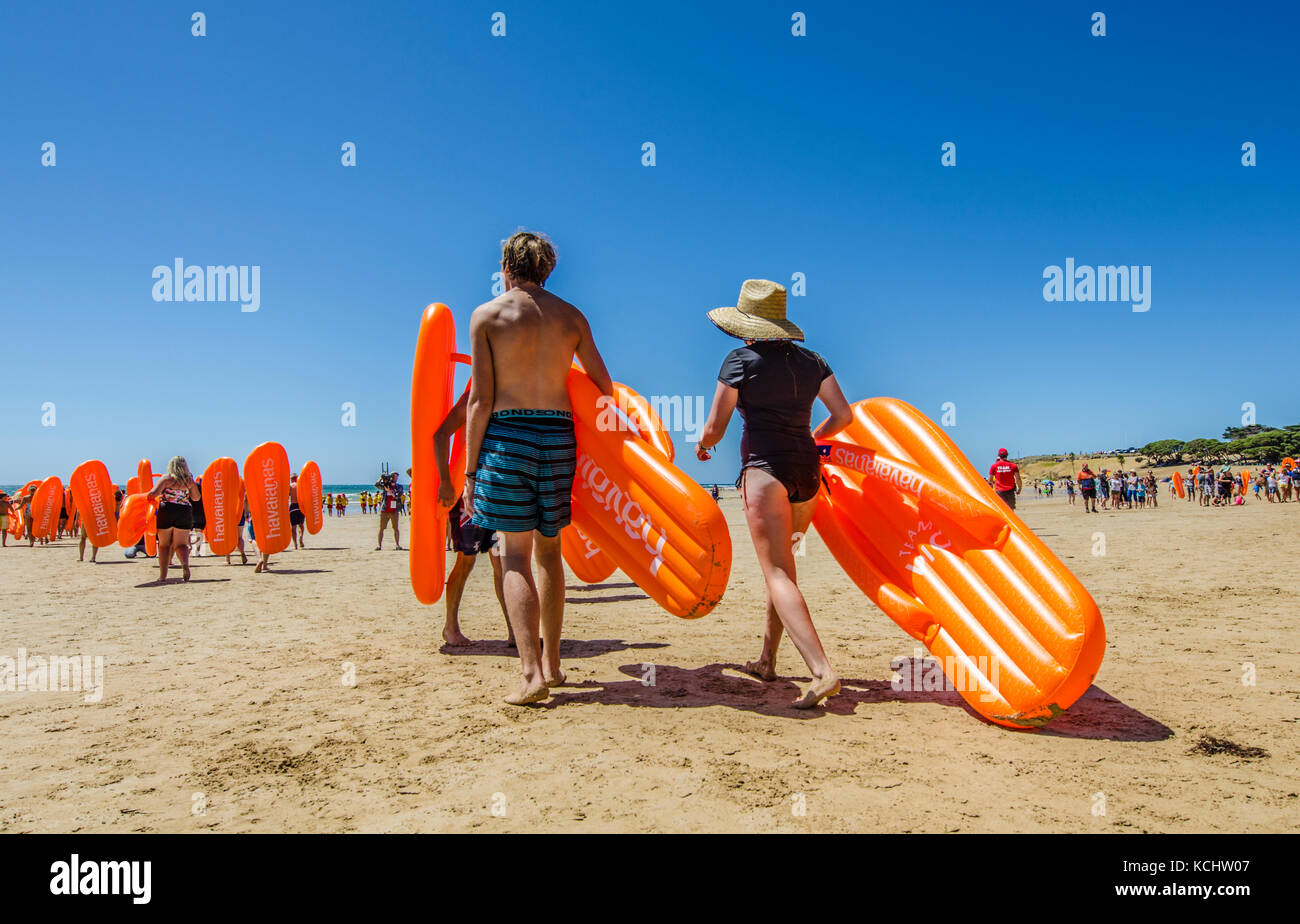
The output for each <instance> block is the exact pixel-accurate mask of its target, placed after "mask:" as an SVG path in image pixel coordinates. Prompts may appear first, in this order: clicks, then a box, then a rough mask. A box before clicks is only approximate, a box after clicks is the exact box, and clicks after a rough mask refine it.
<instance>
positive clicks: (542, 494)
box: [471, 409, 578, 536]
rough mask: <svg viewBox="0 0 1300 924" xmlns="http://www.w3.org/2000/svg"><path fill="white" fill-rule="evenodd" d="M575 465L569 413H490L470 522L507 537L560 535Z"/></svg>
mask: <svg viewBox="0 0 1300 924" xmlns="http://www.w3.org/2000/svg"><path fill="white" fill-rule="evenodd" d="M577 463H578V441H577V437H576V436H575V435H574V430H573V415H572V414H570V413H569V412H568V411H559V410H540V411H538V410H524V409H511V410H504V411H493V413H492V417H491V418H490V419H489V420H488V425H487V431H486V432H485V433H484V434H483V446H482V448H481V449H480V450H479V455H478V471H477V472H476V473H475V476H474V517H473V519H472V521H471V522H473V524H474V525H475V526H481V527H483V528H484V529H492V530H500V531H501V532H507V533H526V532H530V531H532V530H537V531H538V532H539V533H541V534H542V535H543V536H557V535H559V532H560V530H561V529H563V528H564V527H566V526H568V525H569V501H570V495H571V494H572V492H573V473H574V470H575V469H576V468H577Z"/></svg>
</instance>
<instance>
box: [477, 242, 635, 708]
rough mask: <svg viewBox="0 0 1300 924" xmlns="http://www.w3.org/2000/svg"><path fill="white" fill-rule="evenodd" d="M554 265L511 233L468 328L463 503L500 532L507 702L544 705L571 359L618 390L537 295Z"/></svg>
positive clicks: (573, 321) (580, 331) (563, 497)
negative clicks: (509, 654) (511, 667)
mask: <svg viewBox="0 0 1300 924" xmlns="http://www.w3.org/2000/svg"><path fill="white" fill-rule="evenodd" d="M555 262H556V260H555V249H554V248H553V247H552V246H551V242H550V241H549V240H547V239H546V238H545V237H544V236H542V235H540V234H534V233H532V232H529V231H520V232H518V233H516V234H514V235H513V236H511V238H510V239H509V240H508V241H506V242H505V244H504V245H503V246H502V250H501V278H502V280H503V281H504V282H505V286H506V290H505V292H503V293H502V294H501V295H498V296H497V297H496V298H494V299H492V301H490V302H487V303H486V304H484V305H480V306H479V307H478V308H476V309H475V310H474V314H473V316H472V318H471V319H470V328H469V337H470V354H471V363H470V368H471V375H472V379H471V383H470V393H469V407H468V412H467V419H466V424H465V430H466V454H465V494H464V504H465V512H466V513H468V514H469V515H470V520H471V522H472V523H473V524H474V525H475V526H481V527H483V528H484V529H490V530H495V531H497V532H499V533H500V534H501V546H502V562H501V563H502V567H503V569H504V570H503V574H502V586H503V591H504V594H505V600H506V614H507V616H508V617H509V619H510V624H511V626H513V628H514V631H515V640H516V642H517V643H518V645H519V662H520V666H521V667H522V668H523V675H524V676H523V682H522V683H521V684H520V686H519V689H518V690H516V691H515V692H514V693H513V694H511V695H510V696H508V697H507V698H506V702H507V703H510V704H512V705H524V704H526V703H535V702H540V701H541V700H544V699H546V698H547V697H548V696H549V695H550V694H549V688H550V687H552V686H557V685H559V684H561V683H563V682H564V679H565V678H564V673H563V671H561V669H560V631H561V629H562V627H563V622H564V558H563V555H562V552H561V547H560V530H561V529H563V528H564V527H565V526H567V525H569V520H570V495H571V494H572V490H573V478H574V474H575V472H576V470H577V461H578V444H577V437H576V434H575V431H574V427H573V410H572V405H571V404H570V402H569V392H568V387H567V383H568V379H569V370H570V368H571V367H572V365H573V357H574V354H577V357H578V360H579V361H580V362H581V363H582V367H583V369H584V370H585V371H586V373H587V375H588V376H589V377H590V378H591V380H592V381H593V382H594V383H595V384H596V387H597V388H598V389H599V390H600V392H601V394H602V395H612V394H613V391H614V385H613V382H612V381H611V380H610V376H609V372H608V370H607V369H606V368H605V362H604V360H603V359H601V356H600V352H599V351H598V350H597V349H596V345H595V343H594V341H593V340H592V336H591V326H590V325H589V324H588V323H587V319H586V317H584V316H583V314H582V312H581V311H579V310H578V309H577V308H575V307H574V306H573V305H570V304H569V303H568V302H566V301H564V300H563V299H561V298H559V297H557V296H555V295H553V294H551V293H550V292H547V291H546V290H545V289H544V288H543V286H544V285H545V283H546V280H547V277H549V276H550V274H551V271H552V270H553V269H554V268H555ZM534 551H535V552H536V558H537V563H538V566H539V567H540V569H541V572H542V573H541V581H540V584H541V587H540V593H539V588H538V585H537V584H536V583H534V581H533V569H532V558H533V555H534ZM539 631H540V639H539ZM542 643H544V645H545V649H544V650H543V649H542ZM543 657H544V662H543Z"/></svg>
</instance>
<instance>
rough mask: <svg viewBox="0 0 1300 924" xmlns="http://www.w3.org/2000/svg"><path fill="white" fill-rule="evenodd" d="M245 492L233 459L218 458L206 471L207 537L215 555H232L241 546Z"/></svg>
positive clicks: (205, 507) (205, 533) (236, 464)
mask: <svg viewBox="0 0 1300 924" xmlns="http://www.w3.org/2000/svg"><path fill="white" fill-rule="evenodd" d="M243 512H244V493H243V490H242V489H241V488H240V486H239V463H238V462H236V461H235V460H234V459H232V458H230V457H229V456H222V457H221V458H220V459H214V460H213V461H212V462H211V464H209V465H208V467H207V468H206V469H205V470H204V472H203V516H204V519H205V520H207V526H206V527H205V528H204V530H203V536H204V538H206V539H207V540H208V551H210V552H211V553H212V554H213V555H229V554H230V553H231V552H233V551H234V550H235V549H236V548H238V547H239V518H240V516H241V515H242V514H243Z"/></svg>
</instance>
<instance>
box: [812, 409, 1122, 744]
mask: <svg viewBox="0 0 1300 924" xmlns="http://www.w3.org/2000/svg"><path fill="white" fill-rule="evenodd" d="M822 454H823V459H822V462H823V469H822V472H823V482H824V484H823V488H822V493H821V500H820V502H819V503H818V505H817V510H816V513H815V514H814V516H813V524H814V525H815V526H816V527H817V532H818V533H819V534H820V535H821V537H822V539H823V540H825V542H826V545H827V547H828V548H829V549H830V551H831V554H832V555H834V556H835V559H836V560H837V561H838V562H839V563H840V565H841V566H842V567H843V568H844V570H845V571H846V572H847V573H848V575H849V577H850V578H852V579H853V581H854V583H856V584H857V585H858V586H859V587H860V588H861V589H862V590H863V591H864V592H865V593H866V594H867V595H868V596H869V597H871V598H872V600H874V601H875V602H876V605H877V606H879V607H880V608H881V609H882V610H884V612H885V613H886V615H888V616H889V617H890V618H891V619H893V620H894V621H895V622H896V623H898V624H899V626H901V627H902V628H903V630H904V631H905V632H907V634H908V635H911V636H912V637H913V638H915V639H917V640H918V641H920V642H922V643H924V644H925V645H926V647H927V648H929V650H930V652H931V654H933V655H934V656H935V657H936V658H937V659H938V660H939V661H940V662H941V663H942V665H943V668H944V672H945V673H946V674H947V675H948V677H949V679H950V680H951V681H952V682H953V684H954V685H955V686H956V687H957V689H958V691H959V692H960V693H961V695H962V697H963V698H964V699H965V700H966V702H967V703H969V704H970V706H971V707H972V708H973V709H974V710H975V711H976V712H978V713H980V714H981V715H983V716H984V717H986V718H988V719H989V720H991V721H993V722H996V723H998V724H999V725H1005V726H1008V727H1012V728H1032V727H1036V726H1040V725H1043V724H1044V723H1046V722H1048V721H1049V720H1051V719H1052V718H1053V717H1054V716H1056V715H1058V714H1059V713H1060V712H1062V711H1063V710H1065V709H1066V708H1068V707H1069V706H1070V705H1071V704H1072V703H1073V702H1074V701H1075V700H1077V699H1078V698H1079V697H1080V696H1081V695H1082V694H1083V692H1084V691H1085V690H1087V689H1088V687H1089V685H1091V683H1092V680H1093V677H1094V676H1096V673H1097V668H1098V666H1099V665H1100V664H1101V658H1102V654H1103V652H1104V650H1105V647H1106V633H1105V628H1104V627H1103V625H1102V621H1101V613H1100V612H1099V611H1098V609H1097V604H1096V603H1095V602H1093V599H1092V597H1091V596H1090V595H1089V594H1088V592H1087V591H1086V590H1084V588H1083V585H1082V584H1080V583H1079V581H1078V579H1077V578H1075V576H1074V575H1073V574H1071V573H1070V571H1069V570H1068V569H1067V568H1066V567H1065V565H1063V564H1062V563H1061V561H1060V559H1058V558H1057V557H1056V556H1055V555H1054V554H1053V553H1052V551H1051V550H1050V549H1048V548H1047V546H1046V545H1044V544H1043V542H1042V541H1041V540H1040V539H1039V538H1038V537H1037V536H1035V535H1034V533H1033V532H1032V531H1031V530H1030V529H1029V527H1027V526H1025V524H1024V523H1023V522H1021V520H1020V518H1019V517H1017V516H1016V515H1015V514H1014V513H1012V512H1011V510H1010V509H1009V508H1007V507H1006V505H1004V504H1003V503H1002V501H1001V500H999V499H998V497H997V495H995V494H994V493H993V490H992V489H991V488H990V487H989V486H988V483H987V482H985V481H984V479H983V478H981V477H980V476H979V474H977V473H976V471H975V469H974V468H972V467H971V465H970V463H969V462H967V461H966V458H965V456H963V455H962V453H961V450H959V449H958V448H957V446H956V445H955V444H954V443H953V442H952V440H950V439H949V438H948V436H947V434H945V433H944V432H943V431H942V430H940V429H939V428H938V427H937V426H936V425H935V424H934V423H933V422H931V421H930V420H929V419H928V418H926V417H925V416H924V415H923V414H921V413H920V412H919V411H917V410H916V409H915V408H913V407H911V406H909V405H907V404H905V403H903V402H902V401H898V400H895V399H893V398H872V399H870V400H868V401H859V402H857V403H856V404H854V405H853V422H852V423H851V424H850V425H849V427H848V428H847V429H846V430H845V431H843V432H842V433H840V434H839V435H838V436H837V437H836V438H835V439H834V440H828V441H825V442H823V444H822Z"/></svg>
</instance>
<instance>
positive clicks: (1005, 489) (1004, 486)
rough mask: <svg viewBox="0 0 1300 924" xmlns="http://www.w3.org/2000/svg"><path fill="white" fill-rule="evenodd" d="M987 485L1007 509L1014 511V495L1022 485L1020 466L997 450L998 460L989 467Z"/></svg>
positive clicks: (1005, 452)
mask: <svg viewBox="0 0 1300 924" xmlns="http://www.w3.org/2000/svg"><path fill="white" fill-rule="evenodd" d="M989 484H991V485H993V490H994V491H996V492H997V495H998V497H1000V498H1002V500H1003V501H1004V502H1005V503H1006V505H1007V506H1008V507H1010V508H1011V509H1012V510H1015V509H1016V495H1017V494H1019V493H1020V492H1021V490H1022V489H1023V488H1024V484H1023V483H1022V482H1021V480H1020V466H1019V465H1016V463H1014V462H1012V461H1011V460H1010V459H1008V458H1007V451H1006V450H1005V449H999V450H998V460H997V461H996V462H994V463H993V464H992V465H991V466H989Z"/></svg>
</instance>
